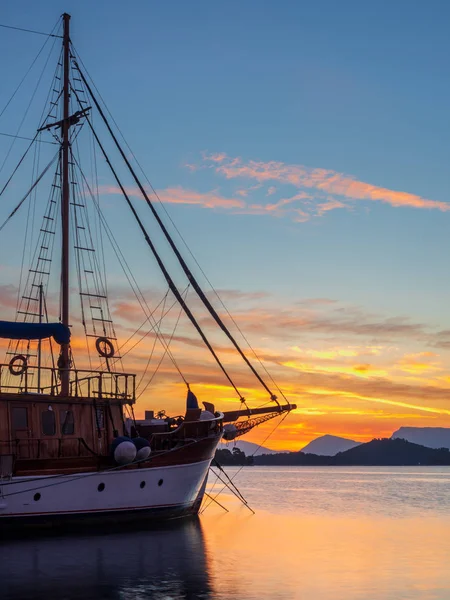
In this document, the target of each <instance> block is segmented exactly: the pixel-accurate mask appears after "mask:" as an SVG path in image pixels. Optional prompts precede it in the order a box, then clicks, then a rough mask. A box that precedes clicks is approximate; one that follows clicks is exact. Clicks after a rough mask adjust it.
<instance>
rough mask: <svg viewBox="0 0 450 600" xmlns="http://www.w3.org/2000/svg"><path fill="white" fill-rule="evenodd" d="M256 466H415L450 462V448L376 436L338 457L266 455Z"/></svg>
mask: <svg viewBox="0 0 450 600" xmlns="http://www.w3.org/2000/svg"><path fill="white" fill-rule="evenodd" d="M253 460H254V464H255V465H293V466H294V465H305V466H333V465H335V466H351V465H357V466H377V465H379V466H414V465H450V452H449V450H448V448H440V449H433V448H426V447H425V446H419V444H412V443H411V442H407V441H406V440H402V439H374V440H372V441H371V442H367V443H366V444H360V445H359V446H357V447H356V448H351V449H350V450H346V451H345V452H339V454H336V456H317V455H316V454H303V453H302V452H286V453H282V454H271V455H267V454H263V455H261V456H255V457H254V459H253Z"/></svg>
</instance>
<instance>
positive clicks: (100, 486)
mask: <svg viewBox="0 0 450 600" xmlns="http://www.w3.org/2000/svg"><path fill="white" fill-rule="evenodd" d="M97 489H98V491H99V492H103V490H104V489H105V484H104V483H99V484H98V488H97Z"/></svg>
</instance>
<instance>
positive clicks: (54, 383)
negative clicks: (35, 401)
mask: <svg viewBox="0 0 450 600" xmlns="http://www.w3.org/2000/svg"><path fill="white" fill-rule="evenodd" d="M69 373H70V380H69V396H70V397H71V398H96V399H105V400H124V401H127V402H129V403H134V402H135V400H136V375H134V374H131V373H112V372H109V371H91V370H88V369H69ZM60 375H61V369H58V368H57V367H40V377H39V384H38V368H37V367H28V368H25V369H24V371H23V373H21V374H13V373H11V369H10V365H8V364H0V394H2V393H3V394H46V395H50V396H58V395H59V394H60V392H61V380H60Z"/></svg>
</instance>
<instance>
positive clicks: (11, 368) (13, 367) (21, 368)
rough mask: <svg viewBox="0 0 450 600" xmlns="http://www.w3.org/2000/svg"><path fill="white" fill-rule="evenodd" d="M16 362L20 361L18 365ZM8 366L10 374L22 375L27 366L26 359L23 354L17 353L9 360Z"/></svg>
mask: <svg viewBox="0 0 450 600" xmlns="http://www.w3.org/2000/svg"><path fill="white" fill-rule="evenodd" d="M16 363H20V365H17V367H16ZM8 368H9V372H10V373H11V375H23V374H24V373H25V371H26V370H27V368H28V361H27V359H26V357H25V356H24V355H23V354H17V355H16V356H13V357H12V359H11V360H10V361H9V366H8Z"/></svg>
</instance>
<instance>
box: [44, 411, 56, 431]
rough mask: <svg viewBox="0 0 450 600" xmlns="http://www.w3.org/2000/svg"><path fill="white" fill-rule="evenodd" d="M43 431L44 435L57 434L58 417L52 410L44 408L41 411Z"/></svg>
mask: <svg viewBox="0 0 450 600" xmlns="http://www.w3.org/2000/svg"><path fill="white" fill-rule="evenodd" d="M41 425H42V433H43V434H44V435H55V433H56V419H55V413H54V412H53V411H52V410H43V411H42V412H41Z"/></svg>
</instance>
